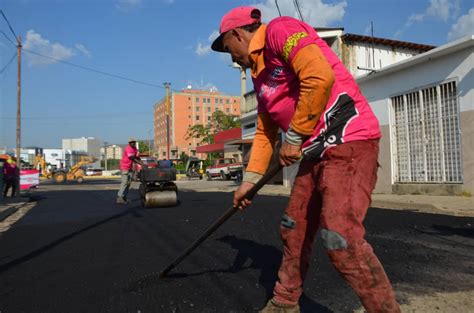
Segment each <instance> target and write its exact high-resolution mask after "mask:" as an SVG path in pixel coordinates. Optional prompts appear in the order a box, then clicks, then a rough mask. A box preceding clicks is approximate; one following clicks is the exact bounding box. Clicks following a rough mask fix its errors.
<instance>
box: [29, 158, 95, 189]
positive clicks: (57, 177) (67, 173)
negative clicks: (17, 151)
mask: <svg viewBox="0 0 474 313" xmlns="http://www.w3.org/2000/svg"><path fill="white" fill-rule="evenodd" d="M95 161H97V160H96V159H94V158H92V157H90V156H81V158H80V160H79V162H77V163H76V164H74V165H73V166H72V167H71V168H70V169H69V170H66V169H59V170H54V171H52V172H49V171H48V169H47V168H46V162H45V161H44V159H43V157H41V155H37V156H36V157H35V160H34V167H35V168H38V165H39V166H40V168H41V173H42V174H43V176H44V177H47V178H53V181H54V182H55V183H57V184H62V183H64V182H65V181H67V180H75V181H77V182H78V183H82V182H83V181H84V176H85V173H84V170H83V169H82V167H83V166H85V165H87V164H91V163H94V162H95Z"/></svg>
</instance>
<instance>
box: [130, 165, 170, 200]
mask: <svg viewBox="0 0 474 313" xmlns="http://www.w3.org/2000/svg"><path fill="white" fill-rule="evenodd" d="M139 178H140V187H139V192H140V198H141V203H142V206H143V207H145V208H161V207H172V206H176V205H177V204H178V186H176V184H175V183H174V181H175V180H176V169H175V168H142V170H141V171H140V175H139Z"/></svg>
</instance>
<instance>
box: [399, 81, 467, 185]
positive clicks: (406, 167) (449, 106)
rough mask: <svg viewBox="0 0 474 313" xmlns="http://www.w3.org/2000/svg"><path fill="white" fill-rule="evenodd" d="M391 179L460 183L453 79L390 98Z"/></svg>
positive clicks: (459, 149) (457, 115)
mask: <svg viewBox="0 0 474 313" xmlns="http://www.w3.org/2000/svg"><path fill="white" fill-rule="evenodd" d="M391 102H392V113H393V114H392V131H393V137H394V139H395V142H394V144H393V150H394V152H395V153H394V158H393V159H394V178H395V179H394V181H395V182H402V183H462V180H463V176H462V163H461V132H460V122H459V107H458V101H457V90H456V82H454V81H452V82H447V83H443V84H440V85H437V86H433V87H428V88H424V89H421V90H417V91H414V92H410V93H406V94H403V95H399V96H395V97H392V98H391Z"/></svg>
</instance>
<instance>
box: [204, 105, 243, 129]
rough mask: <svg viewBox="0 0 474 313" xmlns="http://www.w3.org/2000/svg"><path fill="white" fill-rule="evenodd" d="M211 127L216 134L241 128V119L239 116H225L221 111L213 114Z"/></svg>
mask: <svg viewBox="0 0 474 313" xmlns="http://www.w3.org/2000/svg"><path fill="white" fill-rule="evenodd" d="M211 125H212V128H213V130H214V133H217V132H220V131H223V130H228V129H231V128H235V127H240V119H239V117H238V116H237V115H232V114H225V113H224V112H222V111H221V110H216V111H215V112H214V113H212V117H211Z"/></svg>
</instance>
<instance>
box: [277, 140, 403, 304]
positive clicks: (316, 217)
mask: <svg viewBox="0 0 474 313" xmlns="http://www.w3.org/2000/svg"><path fill="white" fill-rule="evenodd" d="M378 151H379V142H378V140H366V141H352V142H348V143H344V144H341V145H339V146H336V147H334V148H331V149H329V150H327V151H326V153H325V155H324V157H323V158H322V159H321V160H320V161H310V160H306V159H305V160H303V161H302V162H301V164H300V168H299V170H298V174H297V176H296V179H295V182H294V185H293V189H292V191H291V196H290V200H289V203H288V206H287V208H286V211H285V214H284V216H283V217H282V223H281V226H280V235H281V238H282V240H283V245H284V249H283V260H282V263H281V266H280V269H279V271H278V281H277V283H276V285H275V288H274V291H273V293H274V299H275V300H276V301H278V302H280V303H285V304H296V303H298V300H299V298H300V296H301V294H302V292H303V288H302V286H303V281H304V279H305V277H306V273H307V271H308V267H309V262H310V257H311V250H312V246H313V242H314V239H315V235H316V232H317V231H318V229H319V228H320V227H321V235H322V238H323V246H324V247H325V249H326V252H327V254H328V255H329V258H330V260H331V262H332V264H333V266H334V267H335V268H336V269H337V271H338V272H339V273H340V274H341V275H342V277H343V278H344V279H345V280H346V281H347V282H348V283H349V285H350V286H351V287H352V288H353V289H354V291H355V292H356V293H357V295H358V296H359V298H360V300H361V302H362V304H363V306H364V307H365V309H366V310H367V312H369V313H372V312H400V307H399V304H398V303H397V302H396V300H395V295H394V292H393V289H392V286H391V284H390V281H389V279H388V277H387V275H386V273H385V271H384V269H383V267H382V265H381V264H380V261H379V260H378V258H377V256H375V254H374V252H373V250H372V247H371V246H370V244H369V243H368V242H366V241H365V239H364V235H365V228H364V226H363V224H362V223H363V221H364V218H365V215H366V213H367V209H368V207H369V205H370V201H371V194H372V191H373V189H374V187H375V182H376V180H377V164H378V163H377V158H378Z"/></svg>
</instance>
